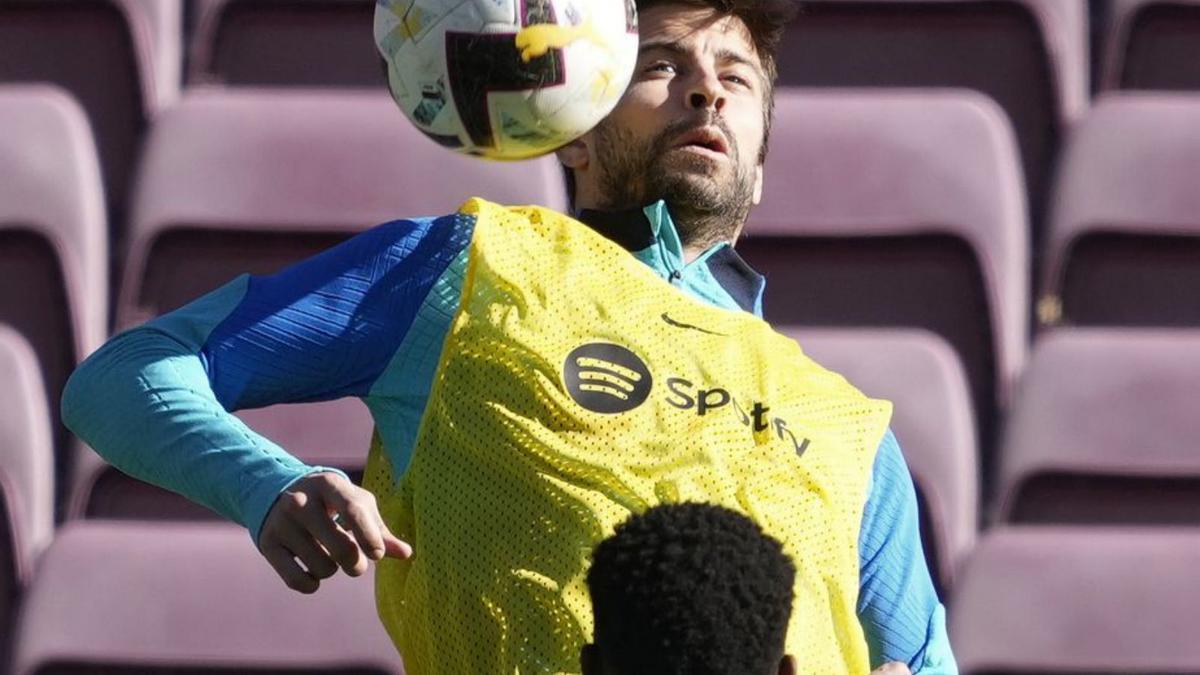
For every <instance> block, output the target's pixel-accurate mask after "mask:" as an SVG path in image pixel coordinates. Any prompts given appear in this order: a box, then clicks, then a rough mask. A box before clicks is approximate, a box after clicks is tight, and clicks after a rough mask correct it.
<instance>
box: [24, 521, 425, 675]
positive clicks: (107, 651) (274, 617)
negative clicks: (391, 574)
mask: <svg viewBox="0 0 1200 675" xmlns="http://www.w3.org/2000/svg"><path fill="white" fill-rule="evenodd" d="M371 576H372V574H371V573H368V574H367V575H366V576H364V577H359V578H357V579H353V578H350V577H348V576H346V575H345V574H342V573H340V572H339V573H338V575H336V576H335V577H333V578H331V579H327V580H325V581H324V582H322V584H321V588H320V589H319V590H318V591H317V593H316V594H314V595H302V594H300V593H297V592H295V591H292V590H289V589H288V588H287V587H286V586H285V585H284V583H283V582H282V581H281V580H280V579H279V578H278V577H277V576H276V575H275V573H274V571H273V570H272V569H271V567H270V566H269V565H268V564H267V562H266V561H265V560H264V559H263V558H262V557H261V556H260V555H259V553H258V551H257V550H256V549H255V547H254V545H253V544H252V543H251V542H250V540H249V538H248V537H247V536H246V531H245V530H243V529H241V528H238V527H234V526H231V525H226V524H223V523H128V522H125V523H122V522H112V521H108V522H105V521H76V522H74V523H70V524H68V525H66V526H64V527H63V528H62V529H61V530H60V533H59V535H58V536H57V537H56V538H55V540H54V543H53V544H52V545H51V547H50V548H49V550H47V551H46V553H45V555H44V556H43V559H42V564H41V569H40V570H39V573H38V576H37V579H36V580H35V581H34V584H33V586H32V587H31V588H30V590H29V593H28V595H27V597H26V601H25V603H24V605H23V607H22V609H21V613H20V619H19V626H18V634H17V647H16V650H15V651H16V658H15V668H14V670H13V672H14V674H15V675H85V674H86V675H100V674H101V673H104V674H106V675H134V674H136V675H147V674H148V673H155V674H158V673H172V675H179V674H182V673H187V674H199V673H230V674H232V673H351V674H354V675H366V674H368V673H369V674H371V675H388V674H392V673H397V674H402V673H403V672H404V670H403V666H402V665H401V663H400V658H399V656H398V655H397V653H396V649H395V647H394V646H393V645H392V643H391V641H390V640H389V639H388V637H387V634H386V632H385V631H384V628H383V625H382V624H381V623H380V621H379V618H378V617H377V615H376V612H375V603H374V592H373V591H374V584H373V583H372V579H371Z"/></svg>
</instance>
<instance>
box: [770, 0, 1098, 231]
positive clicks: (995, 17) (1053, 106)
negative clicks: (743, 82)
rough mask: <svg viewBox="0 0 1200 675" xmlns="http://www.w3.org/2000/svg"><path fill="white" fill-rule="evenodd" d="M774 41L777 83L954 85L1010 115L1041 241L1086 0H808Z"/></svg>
mask: <svg viewBox="0 0 1200 675" xmlns="http://www.w3.org/2000/svg"><path fill="white" fill-rule="evenodd" d="M801 4H802V7H803V9H802V11H801V13H800V16H799V18H797V20H796V21H795V22H794V23H793V24H792V25H791V27H790V28H789V30H788V33H787V34H786V35H785V37H784V40H783V43H782V45H781V52H780V58H779V78H780V80H779V81H780V84H782V85H784V86H803V87H812V86H817V87H878V86H887V87H961V88H968V89H974V90H977V91H981V92H983V93H985V94H987V95H988V96H990V97H992V98H993V99H994V100H995V101H996V102H998V103H999V104H1000V107H1001V108H1002V109H1003V110H1004V112H1005V113H1006V114H1007V115H1008V117H1009V118H1010V119H1011V121H1012V124H1013V128H1014V129H1015V130H1016V138H1017V143H1018V144H1019V147H1020V150H1021V152H1020V157H1021V163H1022V166H1023V168H1024V174H1025V178H1026V181H1027V184H1026V187H1027V190H1028V192H1027V196H1028V200H1029V204H1030V209H1031V212H1032V215H1033V226H1034V227H1036V228H1037V230H1036V231H1034V232H1033V234H1034V237H1033V239H1032V241H1033V242H1034V244H1035V245H1037V244H1039V243H1040V241H1041V236H1040V234H1041V224H1042V218H1041V213H1042V210H1043V209H1044V207H1045V200H1046V194H1047V191H1048V189H1049V181H1050V179H1051V177H1052V172H1053V168H1054V160H1055V155H1056V152H1057V148H1058V146H1059V143H1060V139H1061V138H1062V137H1063V136H1064V134H1065V133H1066V130H1067V129H1068V128H1069V126H1070V124H1071V122H1072V121H1073V120H1074V119H1076V118H1077V117H1078V116H1079V115H1080V114H1082V113H1083V111H1084V110H1085V109H1086V107H1087V98H1088V79H1089V77H1088V62H1089V61H1088V31H1087V9H1086V7H1085V0H810V1H806V2H803V3H801Z"/></svg>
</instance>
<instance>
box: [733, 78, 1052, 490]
mask: <svg viewBox="0 0 1200 675" xmlns="http://www.w3.org/2000/svg"><path fill="white" fill-rule="evenodd" d="M777 114H778V118H777V121H776V125H775V128H774V130H773V131H772V137H771V143H772V151H771V153H770V155H769V156H768V157H767V163H766V167H765V186H764V190H763V201H762V204H761V205H760V206H758V207H757V208H755V209H754V210H753V211H752V212H751V214H750V220H749V223H748V224H747V226H746V231H745V232H746V233H745V235H744V236H743V238H742V239H741V240H740V241H739V242H738V251H739V252H741V253H742V255H743V256H745V257H746V259H747V260H748V261H749V262H750V263H751V264H752V265H754V266H755V267H756V268H758V269H759V270H761V271H762V272H763V273H764V274H766V276H767V291H766V293H767V295H766V299H765V307H764V310H765V314H766V317H767V318H768V319H769V320H770V321H771V322H772V323H774V324H777V325H783V324H788V325H807V326H813V325H816V326H874V327H914V328H924V329H926V330H929V331H930V332H932V333H934V334H937V335H939V336H941V337H942V338H944V339H945V340H946V341H947V342H948V343H949V344H950V345H951V346H952V347H953V348H954V351H955V352H956V353H957V354H958V356H959V358H960V359H961V360H962V362H963V365H964V367H965V368H966V372H967V376H968V378H969V382H970V385H971V395H972V402H973V404H974V406H975V411H976V416H977V420H978V422H979V425H980V429H981V435H980V439H981V444H982V447H983V449H984V450H985V452H986V449H987V448H988V445H989V444H988V440H989V437H990V433H989V431H990V429H992V428H993V425H994V420H995V415H996V413H995V410H996V408H997V406H998V405H1003V404H1004V402H1005V401H1006V400H1007V398H1008V393H1009V389H1010V384H1011V381H1012V379H1013V378H1014V376H1015V374H1016V372H1017V370H1018V369H1019V368H1020V366H1021V363H1022V361H1023V360H1024V355H1025V340H1026V330H1027V325H1028V320H1027V314H1028V311H1029V310H1028V300H1027V288H1028V277H1029V271H1028V270H1029V252H1028V244H1027V231H1026V226H1025V222H1026V212H1025V201H1024V197H1023V192H1022V191H1021V187H1020V185H1021V182H1020V181H1021V178H1020V168H1019V166H1018V163H1017V159H1016V150H1015V148H1014V146H1013V143H1012V134H1011V131H1010V130H1009V127H1008V125H1007V123H1006V122H1005V120H1004V117H1003V115H1001V114H1000V111H999V109H998V108H996V106H995V104H994V103H992V102H991V101H990V100H989V99H987V98H985V97H983V96H981V95H979V94H975V93H972V92H929V91H886V92H885V91H879V90H856V91H846V90H836V91H829V90H805V91H802V92H801V91H781V92H779V100H778V107H777ZM984 460H985V462H986V456H985V458H984ZM984 468H985V471H986V469H987V466H986V464H985V467H984Z"/></svg>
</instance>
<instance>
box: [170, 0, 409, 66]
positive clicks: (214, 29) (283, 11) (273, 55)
mask: <svg viewBox="0 0 1200 675" xmlns="http://www.w3.org/2000/svg"><path fill="white" fill-rule="evenodd" d="M374 16H375V3H374V2H371V0H198V1H197V2H196V3H195V17H196V19H195V20H196V30H195V32H194V33H193V34H192V43H191V61H190V66H189V71H190V72H189V80H188V81H189V82H190V83H192V84H226V85H284V86H302V87H314V86H336V87H374V88H382V87H384V86H385V84H386V81H387V80H386V78H385V77H384V75H383V69H382V67H381V66H380V65H379V53H378V52H377V51H375V44H374V42H372V40H371V35H372V26H373V25H374Z"/></svg>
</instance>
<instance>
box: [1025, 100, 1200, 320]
mask: <svg viewBox="0 0 1200 675" xmlns="http://www.w3.org/2000/svg"><path fill="white" fill-rule="evenodd" d="M1197 174H1200V100H1197V99H1195V98H1193V97H1191V96H1187V95H1182V94H1126V93H1110V94H1105V95H1104V96H1102V97H1100V99H1099V100H1098V101H1097V103H1096V105H1095V106H1094V107H1093V109H1092V111H1091V112H1090V113H1089V114H1088V115H1087V117H1086V118H1085V119H1084V120H1083V121H1082V122H1081V123H1080V124H1079V126H1078V128H1077V129H1076V130H1075V131H1074V133H1073V134H1072V136H1071V139H1070V142H1069V143H1068V145H1067V148H1066V151H1065V153H1064V157H1063V162H1062V167H1061V171H1060V176H1059V179H1058V185H1057V188H1056V191H1055V198H1054V208H1053V214H1052V218H1051V224H1050V230H1049V241H1048V246H1047V250H1046V258H1045V265H1044V268H1043V274H1042V290H1043V299H1042V301H1041V303H1040V306H1039V309H1040V310H1041V311H1040V313H1041V314H1042V317H1041V318H1042V321H1043V323H1047V324H1054V323H1058V322H1062V323H1065V324H1075V325H1141V326H1155V325H1158V326H1166V325H1176V326H1179V325H1187V326H1197V325H1200V296H1198V295H1197V294H1196V293H1195V289H1196V288H1197V287H1198V284H1200V191H1197V190H1196V189H1195V180H1194V177H1195V176H1196V175H1197Z"/></svg>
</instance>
